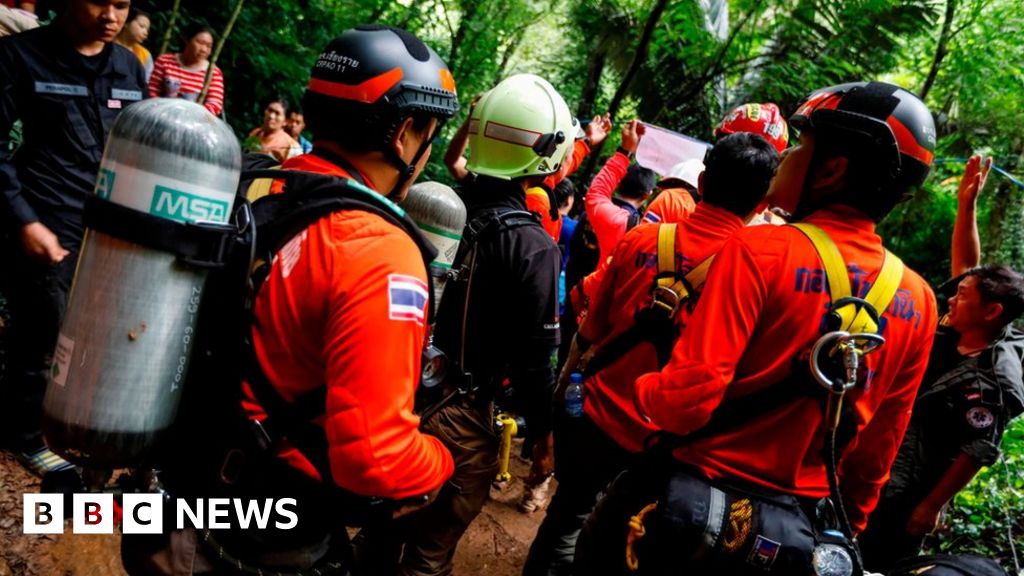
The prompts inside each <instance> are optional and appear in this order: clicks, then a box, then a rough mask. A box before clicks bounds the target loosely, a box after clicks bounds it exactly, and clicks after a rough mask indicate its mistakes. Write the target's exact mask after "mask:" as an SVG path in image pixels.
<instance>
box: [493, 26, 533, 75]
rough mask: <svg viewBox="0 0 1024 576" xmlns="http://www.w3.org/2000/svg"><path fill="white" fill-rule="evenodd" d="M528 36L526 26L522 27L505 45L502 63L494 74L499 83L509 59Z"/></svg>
mask: <svg viewBox="0 0 1024 576" xmlns="http://www.w3.org/2000/svg"><path fill="white" fill-rule="evenodd" d="M525 37H526V27H525V26H524V27H523V28H520V29H519V31H518V32H516V35H515V36H514V37H513V38H512V41H511V42H509V44H508V46H506V47H505V52H504V53H503V54H502V55H501V63H499V64H498V71H497V72H496V73H495V74H494V83H495V84H497V83H498V82H500V81H501V79H502V78H503V77H504V76H505V69H506V68H508V63H509V61H511V60H512V57H513V56H515V53H516V50H518V49H519V45H520V44H522V43H523V38H525Z"/></svg>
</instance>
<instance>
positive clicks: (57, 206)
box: [0, 26, 146, 244]
mask: <svg viewBox="0 0 1024 576" xmlns="http://www.w3.org/2000/svg"><path fill="white" fill-rule="evenodd" d="M145 85H146V84H145V72H144V71H143V69H142V65H141V64H140V63H139V59H138V58H136V57H135V55H134V54H132V53H131V51H129V50H127V49H126V48H124V47H122V46H117V45H115V44H113V43H110V44H107V45H106V46H104V48H103V50H102V51H101V52H100V53H99V54H98V55H96V56H84V55H82V54H81V53H79V52H78V51H77V50H75V49H74V47H73V46H72V45H71V43H70V41H69V40H68V38H67V36H66V34H65V33H64V32H63V31H62V30H61V29H60V28H58V27H56V26H45V27H43V28H37V29H35V30H30V31H28V32H24V33H22V34H18V35H16V36H9V37H7V38H3V39H0V150H4V151H6V149H7V147H8V144H9V136H8V134H9V133H10V130H11V126H12V125H13V124H14V122H15V121H16V120H19V119H20V120H21V121H22V133H23V135H24V140H23V141H22V144H21V147H20V148H19V149H18V151H17V152H16V153H15V155H14V157H13V158H3V159H2V160H0V192H2V194H0V215H2V216H3V228H4V229H11V228H20V227H21V226H23V225H25V224H29V223H32V222H42V223H43V224H44V225H46V226H47V227H48V228H50V229H51V230H52V231H53V232H54V233H56V234H57V235H58V237H60V239H61V243H62V244H67V243H75V244H77V242H78V241H79V239H80V238H81V234H82V224H81V213H82V206H83V203H84V201H85V197H86V196H87V195H88V194H90V193H91V192H92V190H93V187H94V185H95V182H96V172H97V170H98V168H99V164H100V158H101V157H102V155H103V146H104V143H105V142H106V135H107V132H108V131H109V130H110V127H111V125H112V124H113V123H114V119H115V118H116V117H117V115H118V113H120V112H121V110H123V109H124V108H125V107H126V106H128V105H129V104H131V103H132V102H135V101H138V100H141V99H142V98H143V96H144V94H145V92H144V90H145Z"/></svg>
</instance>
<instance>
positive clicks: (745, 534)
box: [637, 463, 835, 576]
mask: <svg viewBox="0 0 1024 576" xmlns="http://www.w3.org/2000/svg"><path fill="white" fill-rule="evenodd" d="M652 496H653V498H654V499H656V501H657V502H658V504H657V506H655V507H654V508H651V507H650V506H649V507H648V508H645V510H646V511H647V513H646V514H645V516H646V518H640V520H641V521H642V524H643V525H644V526H645V527H646V528H647V529H649V530H651V533H650V534H648V535H647V537H646V538H645V539H642V540H640V541H639V543H638V544H637V554H641V555H643V556H644V558H643V561H644V562H645V563H649V564H651V565H659V566H666V565H677V566H678V565H679V563H680V561H682V562H684V563H685V564H686V565H687V566H689V567H692V570H693V571H694V573H696V574H730V575H734V576H743V575H746V574H750V575H764V574H785V575H792V574H813V573H814V572H813V567H812V566H813V564H812V559H813V556H814V554H815V549H816V548H817V547H819V546H820V545H822V544H829V543H834V540H835V536H834V535H832V534H828V533H827V532H826V531H825V530H823V529H821V526H824V525H826V524H827V522H828V520H827V519H826V518H823V517H822V516H823V515H826V514H827V511H826V510H825V509H824V508H823V507H822V506H820V505H819V502H818V501H816V500H812V499H803V498H797V497H795V496H792V495H788V494H781V493H777V492H772V491H769V490H765V489H763V488H761V487H755V486H750V485H746V484H741V483H737V482H728V483H726V482H721V481H710V480H708V479H707V478H706V477H705V476H704V475H703V474H702V473H701V472H699V471H697V470H696V469H694V468H693V467H692V466H689V465H687V464H683V463H675V465H674V466H673V467H672V469H671V471H670V472H669V473H668V475H667V477H663V481H662V482H661V486H660V488H659V489H658V490H656V491H655V492H653V493H652ZM648 539H649V540H648ZM644 540H648V542H644ZM644 545H648V546H649V548H648V549H649V550H650V551H651V553H653V554H671V555H672V558H656V557H651V556H650V555H647V554H644Z"/></svg>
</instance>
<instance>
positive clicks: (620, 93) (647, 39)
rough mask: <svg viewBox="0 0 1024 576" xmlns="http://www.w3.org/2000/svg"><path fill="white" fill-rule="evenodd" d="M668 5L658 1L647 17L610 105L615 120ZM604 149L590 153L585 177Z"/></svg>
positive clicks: (592, 168) (610, 112)
mask: <svg viewBox="0 0 1024 576" xmlns="http://www.w3.org/2000/svg"><path fill="white" fill-rule="evenodd" d="M667 4H668V0H657V2H655V4H654V7H653V8H651V13H650V14H649V15H648V16H647V23H646V24H644V31H643V33H642V34H641V35H640V40H639V41H638V42H637V44H636V50H635V51H634V52H633V60H632V61H631V62H630V63H629V68H627V69H626V74H625V75H623V77H622V82H620V83H619V87H618V88H617V89H616V90H615V95H614V96H612V101H611V103H609V104H608V115H609V116H611V117H612V119H613V120H614V119H615V114H616V113H618V111H619V106H621V105H622V101H623V100H624V99H625V98H626V91H627V90H629V85H630V84H632V83H633V78H636V75H637V72H639V71H640V68H642V67H643V65H644V62H645V61H646V60H647V51H648V50H649V49H650V47H651V38H653V37H654V28H655V27H656V26H657V25H658V21H659V20H661V14H662V13H663V12H664V11H665V6H666V5H667ZM602 147H604V142H602V143H601V146H597V147H595V148H594V149H593V150H592V151H591V152H590V158H588V159H587V167H586V169H585V170H584V171H583V175H584V176H589V175H590V174H591V173H593V171H594V168H595V167H596V166H597V157H598V156H600V154H601V148H602Z"/></svg>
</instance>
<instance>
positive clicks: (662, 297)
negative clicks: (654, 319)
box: [651, 286, 680, 316]
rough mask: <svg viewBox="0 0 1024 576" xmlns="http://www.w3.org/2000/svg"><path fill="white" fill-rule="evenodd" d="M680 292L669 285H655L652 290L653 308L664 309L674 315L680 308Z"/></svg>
mask: <svg viewBox="0 0 1024 576" xmlns="http://www.w3.org/2000/svg"><path fill="white" fill-rule="evenodd" d="M679 301H680V297H679V294H678V293H676V291H675V290H673V289H671V288H669V287H668V286H655V287H654V290H652V291H651V308H652V309H661V310H664V311H665V312H666V313H667V314H668V315H669V316H674V315H675V313H676V310H678V309H679Z"/></svg>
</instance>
